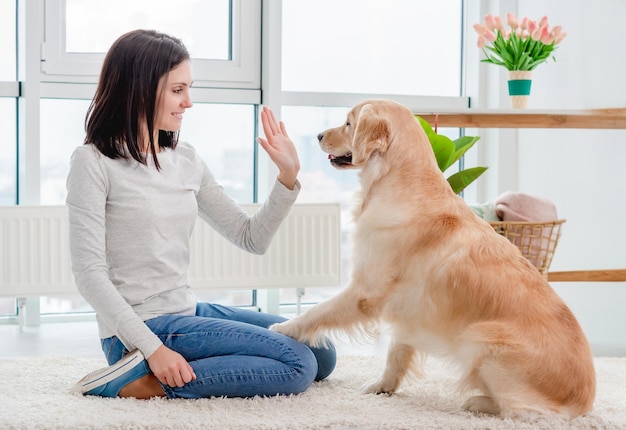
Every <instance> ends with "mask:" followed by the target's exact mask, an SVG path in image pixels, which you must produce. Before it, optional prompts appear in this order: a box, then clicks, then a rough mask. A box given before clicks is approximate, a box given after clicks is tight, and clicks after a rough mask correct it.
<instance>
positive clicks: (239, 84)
mask: <svg viewBox="0 0 626 430" xmlns="http://www.w3.org/2000/svg"><path fill="white" fill-rule="evenodd" d="M16 4H18V5H20V10H22V9H23V10H25V13H24V16H23V18H24V20H25V21H26V24H27V25H26V26H25V27H18V28H17V29H16V27H15V25H16V22H19V23H21V22H22V20H21V19H20V20H16V19H15V17H16V10H15V8H16ZM328 11H332V13H328ZM261 12H263V13H264V15H263V16H262V13H261ZM462 12H463V8H462V0H441V1H439V2H430V3H424V2H415V1H412V0H389V1H385V2H382V1H373V0H342V1H340V2H336V1H333V0H308V1H306V0H303V1H299V2H288V1H284V2H261V1H260V0H203V1H201V0H179V1H177V2H168V1H165V0H133V1H131V2H128V1H122V0H111V1H108V2H102V1H99V0H42V1H40V2H30V1H28V2H26V1H23V2H22V1H21V2H15V1H14V0H0V24H1V25H0V55H2V56H3V58H4V59H8V60H7V61H3V62H2V63H1V64H0V126H1V128H2V129H3V130H9V132H8V135H7V133H6V132H5V137H6V138H7V139H8V140H7V141H8V142H11V145H8V146H7V147H9V148H12V149H10V150H8V151H6V150H5V151H2V152H0V168H1V170H0V204H15V201H16V196H17V191H16V190H17V188H18V183H17V179H16V177H20V178H23V177H24V176H27V177H28V178H27V179H28V184H27V185H28V186H27V187H26V186H24V184H22V186H21V194H20V202H24V201H35V202H36V201H40V202H41V203H42V204H62V203H63V202H64V200H65V180H66V177H67V171H68V169H69V163H68V162H69V158H70V155H71V153H72V151H73V150H74V148H75V147H76V146H78V145H81V144H82V143H83V139H84V120H85V114H86V111H87V107H88V105H89V102H90V100H91V98H92V96H93V92H94V90H95V86H96V83H97V79H98V74H99V71H100V67H101V64H102V60H103V58H104V54H105V52H106V51H107V50H108V48H109V47H110V45H111V43H112V42H113V41H114V40H115V39H116V38H117V37H119V35H121V34H122V33H124V32H126V31H128V30H131V29H135V28H155V29H157V30H160V31H164V32H168V33H171V34H173V35H174V36H177V37H179V38H181V39H182V40H183V42H184V43H185V45H186V46H187V47H188V49H189V51H190V53H191V56H192V72H193V77H194V87H193V88H192V99H193V102H194V107H193V108H192V109H190V110H188V111H187V112H186V114H185V119H184V123H183V128H182V130H181V133H180V140H181V141H189V142H190V143H191V144H193V145H194V147H195V148H196V149H197V151H198V152H199V153H200V155H201V156H202V157H203V158H204V159H205V161H206V162H207V164H208V165H209V167H210V169H211V170H212V171H213V173H214V174H215V176H216V178H217V179H218V181H220V183H221V184H222V185H223V186H224V188H225V189H226V191H227V192H228V193H229V194H230V195H231V196H233V197H234V198H235V199H236V200H238V201H240V202H242V203H247V202H251V201H254V200H255V199H256V197H255V196H256V195H257V193H258V192H259V190H260V193H263V192H264V190H265V188H267V187H265V185H266V184H265V182H266V181H269V180H271V179H272V175H271V174H270V172H271V171H272V166H271V163H270V162H269V161H268V163H267V165H266V164H265V162H266V160H267V159H268V157H266V156H265V155H264V154H262V153H261V154H257V148H258V146H257V144H256V142H255V141H254V138H255V135H256V133H258V129H259V124H258V116H257V109H258V106H259V105H260V104H261V102H267V101H268V100H279V102H278V103H281V109H282V112H281V118H282V119H283V120H284V121H285V123H286V124H287V128H288V131H289V134H290V136H291V137H292V139H293V140H294V142H295V144H296V146H297V148H298V151H299V154H300V160H301V165H302V169H301V172H300V181H301V182H302V184H303V189H302V192H301V194H300V196H299V200H298V202H300V203H304V202H324V201H340V202H341V203H342V205H343V206H342V207H343V218H342V219H343V222H344V228H343V253H344V254H343V255H342V258H343V262H342V270H343V272H344V274H343V279H344V281H345V280H347V279H348V272H349V271H350V269H351V268H350V267H349V264H350V251H351V249H350V244H349V233H350V217H351V212H352V202H353V199H352V195H353V193H354V191H355V190H356V189H357V187H358V177H357V175H358V172H356V171H339V170H336V169H334V168H332V167H331V166H330V165H329V163H328V160H327V158H326V156H325V155H324V154H323V153H322V152H321V151H320V150H319V146H318V143H317V138H316V136H317V134H318V133H319V132H320V131H322V130H325V129H327V128H329V127H334V126H336V125H338V124H340V123H342V122H343V121H344V119H345V115H346V113H347V111H348V110H349V108H350V107H351V106H352V105H354V104H355V103H356V102H358V101H361V100H363V99H364V98H369V97H391V98H395V99H397V100H398V101H401V102H403V103H405V104H407V105H408V106H409V107H411V108H415V109H427V110H430V109H442V108H448V109H455V108H460V107H465V106H467V98H466V97H461V96H460V94H461V81H462V76H461V73H462V67H461V57H462V55H461V54H462V53H461V46H462V44H461V41H462V40H461V39H462V37H461V32H462V25H461V22H462ZM277 16H278V21H279V22H282V25H281V26H273V25H264V26H263V27H262V25H261V23H262V19H263V20H266V21H263V22H267V20H269V22H270V23H271V24H273V23H274V22H277V21H276V17H277ZM40 17H43V19H42V22H38V21H37V20H38V19H39V18H40ZM173 17H174V18H173ZM37 26H41V27H40V28H39V27H37ZM26 28H29V29H33V28H34V29H36V30H38V31H36V32H33V33H29V36H32V35H39V36H40V37H29V38H28V40H27V42H28V43H29V45H28V46H27V47H26V49H24V50H22V51H20V56H21V57H24V56H25V57H26V58H27V59H28V60H29V61H26V62H25V64H26V66H25V67H29V69H28V71H29V72H30V73H29V74H28V75H27V76H29V79H31V81H32V80H33V78H32V77H33V76H38V77H39V79H40V82H35V85H33V83H32V82H24V83H23V84H24V86H25V87H26V88H29V91H28V93H24V94H22V95H20V92H19V88H20V87H19V85H18V83H17V82H16V75H17V74H16V67H17V62H18V61H17V60H16V57H17V55H16V52H17V50H16V47H17V46H18V45H19V46H22V45H23V42H24V41H22V40H21V39H20V38H24V40H26V38H25V35H26ZM16 30H17V31H16ZM16 34H17V35H18V36H17V38H16ZM279 36H280V37H279ZM263 37H267V40H268V41H267V42H266V45H264V47H265V48H267V50H265V49H264V50H263V52H261V42H262V39H263ZM16 39H17V40H16ZM274 41H278V43H280V46H278V47H277V46H276V45H275V44H274ZM39 43H41V46H39ZM270 43H271V44H270ZM39 48H41V49H39ZM40 51H41V54H40ZM262 54H263V55H264V57H263V61H264V62H266V63H267V64H265V63H264V64H263V68H264V69H263V70H270V71H275V70H278V71H279V72H277V73H279V74H280V79H278V76H277V75H274V77H276V79H275V80H272V79H267V76H265V78H266V79H264V81H263V82H265V83H264V85H265V87H263V88H262V81H261V70H262V67H261V66H262V64H261V55H262ZM276 54H279V55H276ZM22 62H23V58H20V64H21V63H22ZM267 65H269V67H268V68H267V69H266V68H265V67H266V66H267ZM33 71H34V73H33ZM20 72H21V73H20V77H21V76H22V75H24V73H23V72H24V70H21V71H20ZM272 73H274V72H272ZM24 79H26V78H24ZM34 80H35V81H36V79H34ZM37 84H39V85H37ZM262 95H263V100H262V98H261V96H262ZM18 97H21V99H19V100H20V104H19V105H18V103H16V100H18ZM23 100H26V101H29V103H26V105H27V107H23V105H25V104H24V103H21V101H23ZM32 100H35V102H34V103H33V102H32ZM275 107H278V106H275ZM18 119H19V123H20V127H21V125H22V123H23V122H29V121H30V123H27V124H25V127H27V130H28V131H30V130H36V131H37V135H36V136H34V135H33V133H29V134H30V137H29V136H26V137H25V136H24V135H23V134H22V135H20V134H21V133H18V131H17V130H18V125H17V122H18ZM453 132H454V131H453ZM29 139H30V140H29ZM18 141H19V146H18V144H17V142H18ZM13 142H15V144H12V143H13ZM18 147H19V148H20V152H19V154H18V152H17V149H16V148H18ZM24 147H25V148H26V149H28V151H22V148H24ZM261 152H262V151H261ZM18 155H19V159H18ZM23 165H26V166H27V168H26V169H23V168H22V166H23ZM18 166H19V171H18ZM29 169H30V171H33V170H34V171H35V172H37V173H38V175H36V177H35V175H33V176H31V175H26V174H25V173H24V171H26V172H28V171H29ZM20 175H21V176H20ZM22 182H24V181H22ZM259 183H261V186H259V185H258V184H259ZM269 185H270V186H271V183H269ZM23 195H26V197H27V198H26V199H24V200H22V197H23ZM260 199H261V200H262V199H263V197H260ZM335 291H336V290H335ZM335 291H332V289H329V290H328V291H325V290H324V289H315V291H310V292H308V294H307V301H309V300H310V299H312V301H313V302H315V301H318V300H321V299H323V298H325V296H328V295H331V294H333V293H334V292H335ZM238 294H242V295H238ZM281 294H282V296H281V300H282V301H283V302H289V301H290V300H293V295H294V291H292V290H290V289H284V290H282V292H281ZM246 295H247V297H248V298H249V297H250V292H247V294H246V293H240V292H226V293H224V294H221V295H220V296H219V297H206V299H209V300H213V301H219V302H222V303H226V304H228V303H235V304H241V305H244V304H248V303H249V300H247V299H245V298H244V296H246ZM84 309H85V308H84V303H83V302H82V301H81V300H77V299H76V298H63V300H60V299H59V298H57V299H45V300H43V301H42V304H41V311H42V313H47V312H67V311H68V310H78V311H82V310H84ZM0 312H2V309H0ZM11 312H12V311H11Z"/></svg>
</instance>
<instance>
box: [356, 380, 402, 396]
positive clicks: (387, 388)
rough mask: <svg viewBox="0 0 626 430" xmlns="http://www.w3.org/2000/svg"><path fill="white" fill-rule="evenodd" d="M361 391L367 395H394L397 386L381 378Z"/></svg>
mask: <svg viewBox="0 0 626 430" xmlns="http://www.w3.org/2000/svg"><path fill="white" fill-rule="evenodd" d="M361 391H362V392H363V393H365V394H393V393H395V391H396V387H395V384H391V383H387V382H385V381H384V380H382V378H381V379H377V380H376V381H373V382H370V383H368V384H365V385H364V386H363V388H362V389H361Z"/></svg>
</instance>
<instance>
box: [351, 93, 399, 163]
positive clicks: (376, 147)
mask: <svg viewBox="0 0 626 430" xmlns="http://www.w3.org/2000/svg"><path fill="white" fill-rule="evenodd" d="M390 129H391V126H390V124H389V122H388V121H387V120H386V119H384V118H383V117H381V116H380V115H379V114H378V113H377V112H376V111H375V110H374V107H373V106H372V105H369V104H367V105H365V106H363V107H362V108H361V111H360V112H359V116H358V119H357V123H356V130H355V132H354V137H353V140H352V164H354V165H356V166H358V165H361V164H363V163H365V162H366V161H367V160H368V159H369V158H370V156H371V155H372V153H374V152H375V151H379V152H384V151H385V150H386V149H387V143H388V142H389V136H390Z"/></svg>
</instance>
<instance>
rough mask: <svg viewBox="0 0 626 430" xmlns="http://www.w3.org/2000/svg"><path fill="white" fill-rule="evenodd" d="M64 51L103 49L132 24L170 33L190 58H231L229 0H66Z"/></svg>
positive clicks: (132, 25)
mask: <svg viewBox="0 0 626 430" xmlns="http://www.w3.org/2000/svg"><path fill="white" fill-rule="evenodd" d="M66 2H67V7H66V19H67V27H66V30H67V32H66V50H67V52H106V51H107V50H108V49H109V47H110V46H111V44H112V43H113V42H114V41H115V39H117V38H118V37H119V36H120V35H122V34H123V33H126V32H127V31H130V30H134V29H137V28H146V29H155V30H158V31H161V32H164V33H169V34H172V35H173V36H176V37H178V38H180V39H182V40H183V41H184V43H185V46H186V47H187V49H188V50H189V52H190V53H191V56H192V57H193V58H204V59H215V60H229V59H230V45H231V43H230V1H229V0H178V1H176V2H175V3H173V2H171V1H167V0H133V1H128V0H109V1H106V2H105V1H101V0H66Z"/></svg>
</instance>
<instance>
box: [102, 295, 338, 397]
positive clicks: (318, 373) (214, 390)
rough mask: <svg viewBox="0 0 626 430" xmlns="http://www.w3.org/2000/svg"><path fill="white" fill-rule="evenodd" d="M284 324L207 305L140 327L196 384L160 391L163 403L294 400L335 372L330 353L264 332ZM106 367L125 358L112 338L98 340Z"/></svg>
mask: <svg viewBox="0 0 626 430" xmlns="http://www.w3.org/2000/svg"><path fill="white" fill-rule="evenodd" d="M281 321H285V318H283V317H280V316H277V315H271V314H266V313H261V312H254V311H250V310H246V309H239V308H234V307H226V306H221V305H217V304H212V303H203V302H201V303H198V305H197V306H196V315H195V316H181V315H165V316H160V317H157V318H153V319H150V320H148V321H146V324H147V325H148V327H150V329H151V330H152V331H153V332H154V333H155V334H156V335H157V336H159V338H160V339H161V341H162V342H163V343H164V344H165V345H166V346H167V347H168V348H170V349H172V350H174V351H176V352H178V353H179V354H181V355H182V356H183V357H185V359H186V360H187V361H188V362H189V364H190V365H191V367H193V370H194V372H195V374H196V379H195V380H194V381H191V382H189V383H187V384H185V385H184V386H183V387H170V386H168V385H162V387H163V390H164V391H165V394H166V395H167V397H168V398H188V399H198V398H204V397H212V396H226V397H252V396H272V395H276V394H296V393H301V392H302V391H304V390H306V389H307V388H308V387H309V386H310V385H311V383H312V382H313V381H314V380H316V381H318V380H321V379H324V378H326V377H327V376H328V375H330V373H331V372H332V371H333V370H334V368H335V362H336V353H335V348H334V346H333V345H332V343H330V342H329V343H328V344H329V348H312V347H309V346H307V345H305V344H303V343H300V342H297V341H295V340H293V339H291V338H289V337H286V336H284V335H281V334H279V333H275V332H273V331H271V330H267V327H269V326H270V325H272V324H274V323H277V322H281ZM102 349H103V351H104V354H105V356H106V359H107V361H108V362H109V364H113V363H115V362H117V361H118V360H119V359H121V358H122V356H124V354H126V353H128V350H127V349H126V348H125V347H124V345H123V344H122V342H121V341H119V339H117V337H115V336H114V337H110V338H107V339H102Z"/></svg>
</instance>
